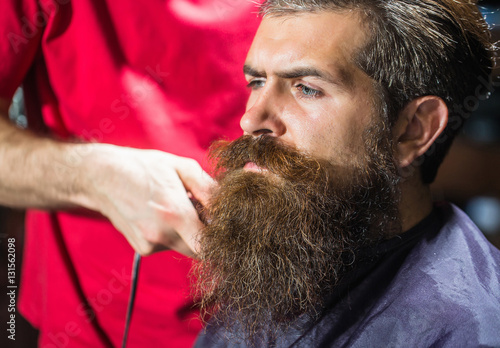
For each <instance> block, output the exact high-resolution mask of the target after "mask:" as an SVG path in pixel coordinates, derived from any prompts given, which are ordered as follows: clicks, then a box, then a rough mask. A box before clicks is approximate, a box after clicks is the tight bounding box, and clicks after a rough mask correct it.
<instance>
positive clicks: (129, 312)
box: [122, 253, 141, 348]
mask: <svg viewBox="0 0 500 348" xmlns="http://www.w3.org/2000/svg"><path fill="white" fill-rule="evenodd" d="M140 266H141V255H139V254H138V253H135V254H134V264H133V266H132V284H131V288H130V296H129V299H128V307H127V318H126V319H125V330H124V331H123V340H122V348H125V347H126V346H127V337H128V331H129V327H130V320H131V319H132V313H133V311H134V302H135V294H136V292H137V279H138V278H139V268H140Z"/></svg>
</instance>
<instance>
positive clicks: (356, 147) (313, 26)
mask: <svg viewBox="0 0 500 348" xmlns="http://www.w3.org/2000/svg"><path fill="white" fill-rule="evenodd" d="M367 40H368V38H367V34H366V30H365V28H364V26H363V24H362V19H361V17H360V15H359V14H357V13H356V12H342V13H336V12H320V13H299V14H296V15H293V16H284V17H272V16H271V17H265V18H264V20H263V21H262V23H261V26H260V27H259V30H258V32H257V35H256V37H255V39H254V42H253V44H252V47H251V49H250V51H249V53H248V56H247V60H246V63H245V69H244V70H245V76H246V78H247V81H248V82H249V87H250V88H251V95H250V98H249V101H248V104H247V111H246V113H245V115H244V116H243V117H242V119H241V127H242V129H243V130H244V133H245V134H248V135H253V136H259V135H261V134H266V135H269V136H275V137H279V138H280V140H282V141H283V142H284V143H285V144H288V145H293V146H295V147H297V148H298V149H299V150H301V151H304V152H305V153H308V154H310V155H312V156H315V157H318V158H321V159H326V160H328V161H330V162H332V163H337V164H342V163H350V164H356V163H360V156H361V155H362V153H363V140H362V132H363V131H364V130H365V129H366V128H367V126H368V125H369V124H370V122H371V121H372V120H373V119H374V113H375V111H374V109H373V96H374V87H373V84H372V82H373V81H372V80H371V79H370V77H369V76H367V75H366V74H365V73H364V72H363V71H361V70H360V69H359V68H358V67H357V66H356V65H355V63H354V59H353V58H354V57H355V54H356V52H358V50H360V49H361V48H362V47H363V45H364V44H366V42H367ZM318 73H319V75H320V76H317V75H318ZM447 118H448V110H447V108H446V104H445V103H444V101H443V100H441V99H440V98H438V97H436V96H425V97H421V98H418V99H415V100H414V101H412V102H411V103H410V104H409V105H407V107H406V108H405V109H404V110H402V111H401V113H400V115H399V119H398V122H397V123H396V125H395V126H394V128H393V129H392V134H393V139H392V140H393V142H394V144H396V145H395V149H394V156H395V158H396V160H397V163H398V165H399V168H400V169H403V168H406V167H409V166H411V165H412V163H413V162H414V161H415V159H417V158H418V157H419V156H421V155H423V154H424V153H425V152H426V151H427V149H428V148H429V147H430V146H431V145H432V143H433V142H434V140H435V139H436V138H437V137H438V136H439V134H440V133H441V132H442V131H443V130H444V127H445V125H446V122H447ZM403 179H404V180H403V181H402V184H401V192H402V199H401V205H400V217H401V219H402V224H403V231H404V230H407V229H409V228H411V227H412V226H414V225H415V224H416V223H417V222H418V221H420V220H421V219H422V218H424V217H425V216H426V215H427V214H428V213H429V212H430V210H431V207H432V202H431V195H430V191H429V187H428V185H424V184H422V182H421V180H420V177H419V173H418V170H414V171H412V175H410V176H406V177H404V178H403Z"/></svg>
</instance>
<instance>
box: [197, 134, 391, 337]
mask: <svg viewBox="0 0 500 348" xmlns="http://www.w3.org/2000/svg"><path fill="white" fill-rule="evenodd" d="M381 133H383V132H382V130H380V129H377V130H376V131H374V129H371V131H370V132H367V137H368V139H367V141H366V147H367V150H366V151H367V152H366V156H365V157H366V158H364V159H363V160H362V161H361V162H363V164H362V165H358V166H338V165H333V164H331V163H328V162H325V161H320V160H317V159H314V158H312V157H310V156H307V155H304V154H302V153H300V152H299V151H297V150H295V149H292V148H288V147H285V146H283V145H282V144H281V143H280V142H279V141H277V140H276V139H274V138H272V137H266V136H263V137H259V138H253V137H249V136H246V137H242V138H240V139H238V140H236V141H234V142H232V143H227V142H222V143H219V144H217V145H216V146H215V147H213V148H212V151H211V154H212V156H213V158H215V159H217V161H218V162H217V167H216V173H217V180H218V182H219V188H218V189H217V191H216V192H214V195H213V198H212V201H211V203H210V204H209V206H208V209H207V211H206V216H207V217H208V221H209V223H208V224H207V225H206V227H205V229H204V230H203V231H202V233H201V237H200V246H201V251H200V254H199V257H200V262H199V263H198V264H197V266H196V268H195V272H194V275H195V279H196V284H195V295H196V296H197V297H199V298H201V300H200V305H201V308H202V310H203V311H204V313H205V314H208V315H210V316H213V317H214V320H215V321H216V322H217V321H218V322H219V323H221V324H223V325H224V326H226V328H227V329H229V330H231V328H233V327H237V328H238V330H239V331H240V332H241V333H242V334H243V336H244V337H242V338H245V339H247V340H249V341H252V340H253V339H254V338H255V337H256V335H258V334H259V335H260V334H261V333H262V332H263V330H265V332H266V334H267V335H271V336H276V335H278V334H279V332H283V330H286V329H287V328H288V326H289V325H290V324H291V323H293V322H294V321H295V320H296V319H297V318H298V317H300V316H303V315H307V316H309V317H310V318H315V317H316V316H317V315H318V314H319V312H320V311H321V310H322V309H323V305H324V301H325V298H326V297H327V296H328V294H330V293H331V292H332V291H333V289H334V288H335V285H336V284H337V283H338V281H339V279H341V277H342V274H344V273H345V272H346V271H347V270H349V269H350V268H351V267H353V265H355V263H356V253H357V251H358V250H359V249H360V248H363V247H366V246H369V245H372V244H374V243H377V241H379V240H381V239H383V238H386V237H387V236H388V235H393V234H395V233H397V232H399V228H400V227H399V226H400V224H399V220H398V197H399V194H398V190H397V182H398V178H397V175H396V174H395V173H396V170H395V166H394V163H393V160H392V156H391V155H390V154H392V151H391V145H390V143H389V141H388V140H387V139H388V137H387V134H381ZM247 162H254V163H255V164H257V165H258V166H260V167H262V168H265V169H266V171H265V172H263V173H255V172H247V171H244V170H243V169H242V168H243V167H244V165H245V164H246V163H247ZM234 323H237V324H235V325H233V324H234Z"/></svg>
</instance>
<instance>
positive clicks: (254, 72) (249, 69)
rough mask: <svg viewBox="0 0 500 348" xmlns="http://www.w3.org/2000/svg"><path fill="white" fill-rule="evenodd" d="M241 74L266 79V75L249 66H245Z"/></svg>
mask: <svg viewBox="0 0 500 348" xmlns="http://www.w3.org/2000/svg"><path fill="white" fill-rule="evenodd" d="M243 73H244V74H245V75H249V76H253V77H266V76H267V75H266V73H265V72H263V71H258V70H256V69H254V68H252V67H251V66H250V65H248V64H245V65H244V66H243Z"/></svg>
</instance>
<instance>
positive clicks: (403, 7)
mask: <svg viewBox="0 0 500 348" xmlns="http://www.w3.org/2000/svg"><path fill="white" fill-rule="evenodd" d="M344 10H357V11H359V12H360V13H361V14H362V15H363V16H364V17H365V18H366V24H367V28H366V29H367V31H368V30H369V32H370V33H372V34H371V39H370V40H369V43H368V44H367V45H366V46H365V47H364V48H363V49H362V51H361V52H359V54H358V55H357V57H356V62H357V64H358V66H359V67H360V68H361V69H362V70H363V71H365V72H366V73H367V74H368V75H369V76H370V77H372V78H373V79H374V80H375V81H376V83H377V87H378V88H377V89H378V90H379V92H380V94H381V97H382V98H381V100H382V104H383V105H382V109H383V110H384V111H385V115H386V117H387V120H388V122H389V124H391V125H392V124H394V122H395V121H396V119H397V116H398V114H399V112H400V111H401V110H402V109H403V108H404V107H405V105H406V104H407V103H409V102H410V101H411V100H413V99H415V98H418V97H421V96H425V95H436V96H439V97H440V98H442V99H443V100H444V101H445V102H446V104H447V106H448V109H449V111H450V116H449V121H448V125H447V127H446V129H445V130H444V132H443V133H442V134H441V136H440V137H439V138H438V139H437V140H436V142H435V144H434V145H433V146H432V147H431V148H430V149H429V150H428V151H427V152H426V153H425V154H424V155H423V156H422V157H421V158H420V159H418V160H416V161H415V163H414V164H415V165H420V167H421V173H422V180H423V182H424V183H431V182H432V181H434V179H435V177H436V174H437V170H438V168H439V166H440V164H441V162H442V161H443V159H444V157H445V155H446V153H447V152H448V149H449V147H450V145H451V143H452V141H453V139H454V137H455V136H456V134H457V133H458V132H459V130H460V129H461V127H462V125H463V123H464V120H465V119H467V118H468V117H469V116H470V113H468V112H470V111H473V109H475V108H477V105H474V106H470V105H468V103H469V104H470V103H471V101H472V102H473V103H477V102H478V100H484V99H486V92H487V89H491V86H489V87H488V86H484V87H483V85H482V84H481V81H489V80H488V77H489V76H490V74H491V69H492V61H491V52H492V50H493V45H492V44H491V43H490V32H489V30H488V26H487V24H486V22H485V20H484V18H483V17H482V15H481V13H480V11H479V9H478V8H477V6H476V1H470V0H469V1H467V0H266V1H265V2H264V3H263V4H262V6H261V11H260V12H261V14H262V15H264V16H284V15H293V14H294V13H302V12H318V11H344ZM479 86H481V87H483V88H482V89H483V91H484V94H482V95H480V96H479V95H477V94H478V89H479V88H478V87H479ZM473 97H476V99H473ZM463 107H465V108H466V109H467V111H465V112H464V110H463ZM407 169H408V168H407ZM409 169H411V168H409Z"/></svg>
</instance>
